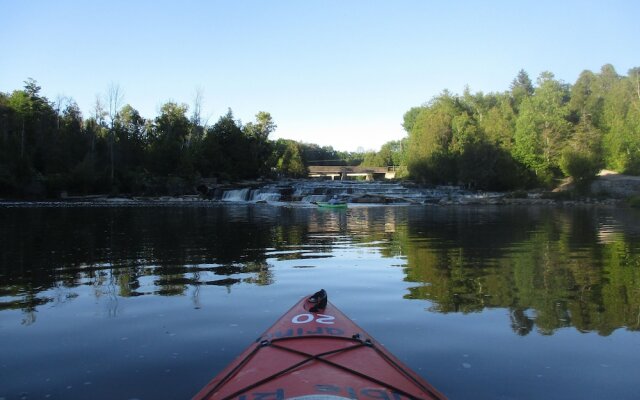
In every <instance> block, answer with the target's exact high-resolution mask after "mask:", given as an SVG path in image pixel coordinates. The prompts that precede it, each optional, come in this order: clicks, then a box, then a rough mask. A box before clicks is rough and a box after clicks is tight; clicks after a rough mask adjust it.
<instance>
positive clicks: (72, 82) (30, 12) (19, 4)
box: [0, 0, 640, 151]
mask: <svg viewBox="0 0 640 400" xmlns="http://www.w3.org/2000/svg"><path fill="white" fill-rule="evenodd" d="M639 15H640V2H638V1H631V0H629V1H617V0H612V1H606V2H605V1H588V0H580V1H574V0H568V1H560V0H555V1H544V0H543V1H526V0H525V1H512V0H511V1H427V0H388V1H376V0H362V1H356V0H353V1H350V0H337V1H331V0H329V1H311V0H307V1H303V0H298V1H293V0H289V1H284V0H283V1H278V0H272V1H266V0H234V1H232V0H229V1H193V0H192V1H190V0H181V1H162V0H156V1H135V0H128V1H116V0H111V1H98V0H95V1H81V0H76V1H69V0H66V1H65V0H58V1H47V0H0V91H2V92H11V91H13V90H15V89H20V88H22V86H23V81H24V80H25V79H27V78H28V77H32V78H34V79H36V80H37V81H38V83H39V84H40V86H42V90H43V93H44V95H46V96H47V97H49V99H54V98H56V97H57V96H58V95H66V96H70V97H73V99H74V100H75V101H76V102H77V103H78V104H79V106H80V108H81V109H82V111H83V112H84V113H85V115H88V114H90V110H91V109H92V105H93V104H94V103H95V98H96V95H104V94H105V93H106V91H107V88H108V86H109V85H110V84H111V83H112V82H113V83H116V84H118V85H119V86H120V88H121V89H122V90H123V91H124V94H125V98H124V101H125V103H129V104H131V105H132V106H133V107H135V108H136V109H138V110H139V111H140V113H141V114H142V115H143V116H144V117H147V118H154V117H155V116H156V115H157V113H158V110H159V107H160V105H161V104H163V103H164V102H166V101H169V100H172V101H177V102H181V103H186V104H189V105H191V104H192V103H193V98H194V96H195V93H196V89H197V88H200V89H201V90H202V92H203V94H204V103H203V115H204V116H205V117H208V118H209V123H210V124H213V123H214V122H215V121H216V120H217V119H218V118H219V117H220V115H222V114H224V113H226V111H227V109H228V108H231V109H232V110H233V112H234V115H235V116H236V118H238V119H241V120H242V121H243V122H249V121H251V120H253V118H254V116H255V114H256V113H257V112H258V111H268V112H270V113H271V115H272V117H273V119H274V121H275V122H276V124H277V125H278V129H277V130H276V132H275V133H274V134H272V136H271V137H272V138H273V139H276V138H280V137H284V138H289V139H295V140H301V141H305V142H310V143H317V144H320V145H332V146H333V147H334V148H336V149H339V150H351V151H352V150H356V149H357V148H358V147H362V148H364V149H378V148H379V147H380V146H381V145H382V144H383V143H385V142H387V141H389V140H397V139H400V138H402V137H403V136H404V135H405V133H404V131H403V130H402V127H401V123H402V115H403V114H404V112H405V111H407V110H408V109H409V108H410V107H412V106H416V105H420V104H422V103H424V102H426V101H428V100H429V99H431V98H432V97H434V96H436V95H437V94H439V93H441V92H442V90H444V89H449V90H450V91H452V92H454V93H462V91H463V90H464V87H465V85H469V87H470V88H471V90H472V91H474V92H475V91H483V92H485V93H486V92H500V91H504V90H507V89H508V87H509V84H510V82H511V80H513V78H514V77H515V76H516V74H517V73H518V71H519V70H520V69H524V70H525V71H527V72H528V73H529V75H530V77H531V78H532V80H534V81H535V78H536V77H537V76H538V75H539V74H540V72H542V71H551V72H553V73H554V74H555V75H556V77H557V78H558V79H561V80H564V81H565V82H567V83H573V82H575V80H576V79H577V77H578V75H579V74H580V72H581V71H583V70H585V69H590V70H593V71H599V70H600V67H601V66H602V65H604V64H607V63H610V64H612V65H613V66H614V67H615V68H616V70H617V71H618V73H619V74H626V73H627V71H628V70H629V69H630V68H632V67H636V66H640V40H639V39H640V23H638V16H639Z"/></svg>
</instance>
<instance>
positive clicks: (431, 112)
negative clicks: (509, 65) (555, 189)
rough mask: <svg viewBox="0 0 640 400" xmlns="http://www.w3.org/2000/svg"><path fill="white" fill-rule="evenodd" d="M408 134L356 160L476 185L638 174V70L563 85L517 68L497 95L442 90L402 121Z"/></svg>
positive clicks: (605, 71)
mask: <svg viewBox="0 0 640 400" xmlns="http://www.w3.org/2000/svg"><path fill="white" fill-rule="evenodd" d="M403 126H404V128H405V130H406V131H407V133H408V137H407V138H406V139H404V140H403V141H401V142H390V143H388V144H387V145H385V146H383V148H382V149H381V151H380V152H378V153H371V154H368V155H367V157H365V160H364V162H365V163H368V164H369V165H380V164H386V163H391V162H393V163H394V164H396V165H397V164H402V165H406V166H407V167H408V172H409V175H410V176H411V177H413V178H414V179H417V180H421V181H423V182H430V183H462V184H465V185H468V186H471V187H475V188H480V189H498V190H501V189H502V190H504V189H512V188H517V187H522V186H524V187H532V186H546V187H549V186H553V185H554V184H555V182H556V180H557V179H558V178H562V177H566V176H571V177H573V178H574V180H575V181H577V182H578V183H580V182H585V181H588V180H589V179H590V178H593V177H594V176H595V174H596V173H597V172H598V171H599V170H600V169H601V168H607V169H611V170H615V171H618V172H623V173H627V174H633V175H638V174H640V68H633V69H631V70H630V71H629V72H628V75H627V76H620V75H618V74H617V73H616V71H615V69H614V68H613V66H611V65H605V66H603V67H602V68H601V70H600V72H599V73H594V72H591V71H583V72H582V73H581V74H580V76H579V77H578V79H577V81H576V82H575V83H574V84H573V85H569V84H566V83H564V82H562V81H559V80H557V79H555V77H554V75H553V74H552V73H550V72H543V73H542V74H540V76H539V77H538V78H537V81H536V84H535V85H534V84H533V82H532V81H531V79H530V78H529V76H528V74H527V73H526V72H525V71H523V70H521V71H520V72H519V73H518V75H517V77H516V78H515V79H514V80H513V81H512V83H511V86H510V89H509V90H508V91H506V92H503V93H489V94H483V93H481V92H480V93H475V94H474V93H471V91H470V90H468V89H467V90H465V91H464V93H463V94H462V95H461V96H460V95H454V94H452V93H450V92H448V91H446V90H445V91H444V92H443V93H442V94H440V95H438V96H436V97H434V98H433V99H432V100H431V101H429V102H428V103H426V104H424V105H422V106H419V107H414V108H411V109H410V110H409V111H407V112H406V113H405V115H404V124H403Z"/></svg>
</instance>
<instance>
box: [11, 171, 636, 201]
mask: <svg viewBox="0 0 640 400" xmlns="http://www.w3.org/2000/svg"><path fill="white" fill-rule="evenodd" d="M602 179H603V180H606V181H609V180H612V179H615V180H618V181H619V180H620V178H619V177H615V178H614V177H610V176H609V177H604V178H602ZM638 181H639V182H640V178H638ZM600 185H602V184H600ZM600 187H602V186H600ZM627 188H628V186H627ZM194 192H196V190H194ZM592 193H594V192H592ZM631 193H634V192H631ZM638 193H640V191H639V192H638ZM334 197H336V198H338V199H340V200H342V201H345V202H347V203H349V204H350V205H351V206H354V207H355V206H379V205H403V206H412V205H426V206H434V207H446V206H483V205H491V206H503V205H517V206H542V205H545V206H553V205H556V206H563V207H570V206H575V205H581V204H582V205H585V204H586V205H600V206H610V207H614V206H626V205H627V202H626V200H625V199H626V198H625V197H622V196H619V195H611V194H609V193H605V192H603V191H602V190H600V191H599V192H597V193H595V194H592V195H588V196H584V195H580V196H579V195H576V192H575V191H573V190H572V189H571V187H570V185H565V186H564V187H562V188H561V189H559V190H557V191H555V192H544V191H529V192H527V191H514V192H481V191H472V190H467V189H464V188H461V187H458V186H435V187H423V186H419V185H416V184H413V183H411V182H401V183H400V182H361V181H317V180H287V181H272V182H256V181H251V182H239V183H236V184H225V185H215V186H206V187H202V186H199V187H198V188H197V194H195V193H194V194H187V195H176V196H108V195H92V196H68V195H67V196H61V197H60V198H59V199H52V200H39V201H13V200H0V206H4V207H10V206H43V205H51V206H87V207H90V206H98V207H109V206H123V207H126V206H187V205H207V204H225V203H226V204H232V203H255V204H271V205H275V206H287V207H315V204H316V203H317V202H322V201H327V200H329V199H331V198H334Z"/></svg>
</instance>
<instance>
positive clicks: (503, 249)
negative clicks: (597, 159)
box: [401, 210, 640, 335]
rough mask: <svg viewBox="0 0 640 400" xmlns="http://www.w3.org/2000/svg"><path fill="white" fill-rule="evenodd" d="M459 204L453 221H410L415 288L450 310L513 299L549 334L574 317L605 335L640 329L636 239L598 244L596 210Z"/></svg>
mask: <svg viewBox="0 0 640 400" xmlns="http://www.w3.org/2000/svg"><path fill="white" fill-rule="evenodd" d="M460 213H461V214H451V213H449V215H448V218H449V221H448V222H447V223H446V224H438V223H435V221H433V219H437V218H438V217H434V218H432V221H430V222H432V223H431V224H425V223H424V219H422V220H421V223H420V225H419V226H414V225H412V224H411V222H409V230H408V232H407V233H406V237H405V238H403V239H401V240H402V241H403V243H404V246H405V252H406V255H407V267H406V274H407V280H408V281H410V282H419V283H421V285H419V286H415V287H412V288H410V291H409V295H408V297H409V298H419V299H428V300H430V301H432V303H433V306H432V310H434V311H437V312H444V313H447V312H476V311H480V310H482V309H484V308H487V307H501V308H502V307H506V308H509V309H510V310H511V313H510V315H511V323H512V327H513V329H514V331H515V332H516V333H518V334H520V335H526V334H528V333H529V332H530V331H531V330H532V329H533V327H534V325H535V326H536V327H537V329H538V331H539V332H541V333H544V334H552V333H553V332H554V331H555V330H557V329H559V328H562V327H567V326H574V327H576V328H577V329H579V330H581V331H597V332H599V333H600V334H602V335H608V334H610V333H611V332H612V331H613V330H615V329H617V328H620V327H626V328H628V329H632V330H638V329H640V326H639V323H638V313H640V254H639V253H638V247H637V245H636V246H633V245H632V243H633V242H629V241H628V240H625V237H624V235H620V236H619V240H615V241H611V242H609V243H606V244H598V224H597V212H596V213H594V212H593V211H592V210H588V211H585V210H573V211H571V212H567V211H553V210H551V211H549V210H548V212H547V213H546V214H545V213H543V214H528V213H527V212H520V213H517V215H514V217H516V218H517V219H519V222H517V223H512V222H511V221H509V220H504V221H500V220H495V221H486V219H487V218H488V219H489V220H490V219H491V216H484V217H483V218H485V221H482V223H480V221H479V218H480V217H478V216H470V215H468V214H466V211H461V212H460ZM504 215H508V214H504ZM469 217H471V220H469ZM410 221H411V220H410ZM427 221H429V219H428V218H427ZM523 227H524V228H525V230H524V231H523V230H521V229H522V228H523ZM415 231H420V232H421V233H420V235H415V234H414V233H413V232H415ZM412 235H413V236H418V237H420V240H412ZM425 238H426V239H427V240H424V239H425ZM487 238H490V240H491V243H490V244H489V243H487V240H488V239H487ZM509 238H511V239H509ZM429 239H432V240H429Z"/></svg>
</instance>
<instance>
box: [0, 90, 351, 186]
mask: <svg viewBox="0 0 640 400" xmlns="http://www.w3.org/2000/svg"><path fill="white" fill-rule="evenodd" d="M123 99H124V96H123V91H122V89H121V88H120V87H119V86H118V85H115V84H112V85H111V86H110V87H109V88H108V90H107V93H106V94H105V95H104V96H101V97H97V98H96V102H95V105H94V106H93V109H92V110H91V112H90V115H88V116H87V117H84V116H83V114H82V112H81V111H80V109H79V107H78V105H77V103H76V102H75V101H74V100H73V99H70V98H65V97H58V98H57V99H56V100H55V101H50V100H49V99H47V98H46V97H44V96H43V95H42V94H41V87H40V86H38V83H37V82H36V81H35V80H33V79H31V78H30V79H28V80H27V81H25V85H24V88H23V89H20V90H14V91H13V92H12V93H1V92H0V196H10V197H56V196H59V195H60V193H62V192H67V193H69V194H95V193H111V194H118V193H129V194H143V195H144V194H146V195H155V194H181V193H189V192H192V191H193V189H192V188H193V187H194V186H195V184H197V182H198V181H200V180H202V179H211V180H216V181H233V180H241V179H254V178H258V177H281V176H287V177H304V176H306V174H307V165H308V164H310V163H313V162H316V163H317V160H340V161H339V162H341V163H348V162H351V163H359V161H360V160H359V159H358V157H357V155H356V154H355V153H345V152H338V151H335V150H334V149H333V148H332V147H330V146H328V147H320V146H317V145H314V144H307V143H300V142H296V141H293V140H286V139H280V140H277V141H273V140H270V139H269V135H270V134H271V133H272V132H273V131H274V130H275V129H276V127H277V126H276V124H275V122H274V121H273V119H272V117H271V115H270V114H269V113H268V112H264V111H261V112H258V113H257V114H256V119H255V121H252V122H249V123H246V124H243V123H242V122H241V121H239V120H237V119H235V118H234V116H233V113H232V111H231V110H229V111H228V112H227V113H226V114H225V115H223V116H221V117H220V118H219V119H218V121H217V122H216V123H214V124H213V125H210V126H209V125H207V124H206V123H205V122H203V118H202V116H201V104H202V96H201V94H200V93H197V95H196V99H195V101H194V105H193V107H192V109H191V111H190V110H189V106H188V105H186V104H183V103H177V102H173V101H169V102H166V103H164V104H163V105H162V106H161V108H160V112H159V115H158V116H157V117H156V118H152V119H148V118H144V117H143V116H142V115H140V113H139V112H138V111H137V110H136V109H135V108H134V107H133V106H131V105H130V104H123ZM307 160H308V161H307Z"/></svg>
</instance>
